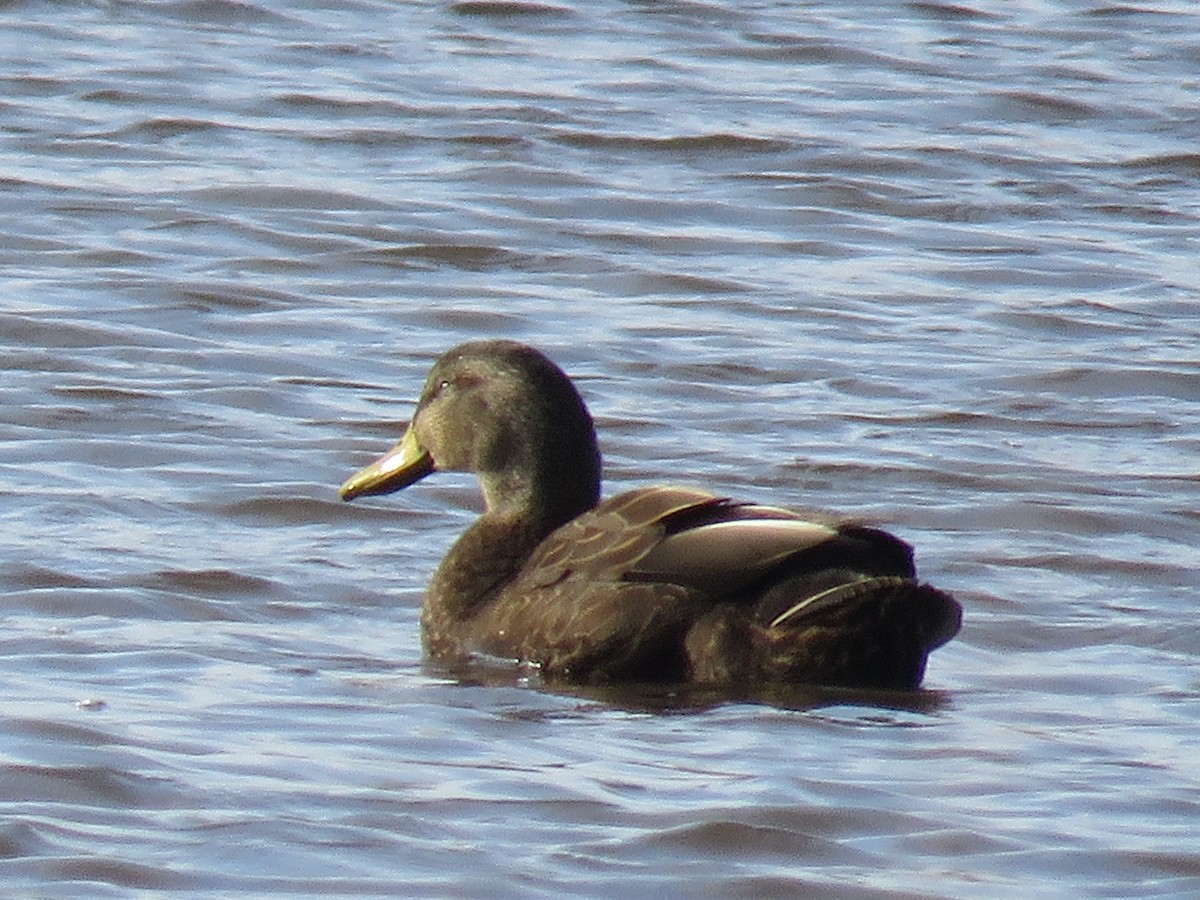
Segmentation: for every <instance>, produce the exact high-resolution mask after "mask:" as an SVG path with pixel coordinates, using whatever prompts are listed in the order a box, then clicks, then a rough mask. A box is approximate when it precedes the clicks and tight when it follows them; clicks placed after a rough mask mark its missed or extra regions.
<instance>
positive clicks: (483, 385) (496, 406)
mask: <svg viewBox="0 0 1200 900" xmlns="http://www.w3.org/2000/svg"><path fill="white" fill-rule="evenodd" d="M436 471H446V472H473V473H475V474H476V475H477V476H478V477H479V480H480V484H481V486H482V488H483V494H484V498H485V500H486V501H487V507H488V510H489V511H503V510H507V509H518V510H526V511H527V510H529V509H530V508H531V507H532V508H533V509H535V510H536V511H538V512H539V513H540V514H543V515H546V516H549V517H551V518H561V519H562V521H566V520H567V519H570V518H573V517H574V516H577V515H578V514H579V513H581V512H583V510H585V509H589V508H591V507H592V506H594V505H595V504H596V501H597V500H598V498H599V489H600V456H599V452H598V450H597V447H596V436H595V431H594V429H593V426H592V419H591V416H590V415H589V414H588V411H587V408H586V407H585V406H584V404H583V400H582V399H581V398H580V396H579V393H578V392H577V391H576V390H575V387H574V385H572V384H571V381H570V379H569V378H567V376H566V374H565V373H564V372H563V371H562V370H561V369H560V368H558V366H556V365H555V364H554V363H552V362H551V361H550V360H549V359H547V358H546V357H545V356H544V355H542V354H541V353H540V352H538V351H537V350H534V349H533V348H532V347H527V346H525V345H524V344H518V343H515V342H513V341H475V342H472V343H468V344H461V345H459V346H457V347H455V348H454V349H452V350H448V351H447V352H446V353H444V354H443V355H442V356H441V358H439V359H438V361H437V362H436V363H434V366H433V369H432V370H431V371H430V373H429V377H428V378H427V379H426V381H425V388H424V390H423V391H422V392H421V399H420V401H419V402H418V403H417V408H416V411H415V412H414V413H413V418H412V421H411V422H410V423H409V426H408V430H407V431H406V432H405V434H404V437H403V438H402V439H401V441H400V443H398V444H397V445H396V446H395V447H393V448H392V449H391V450H389V451H388V452H387V453H385V454H384V455H383V456H381V457H380V458H379V459H377V460H375V462H373V463H371V464H370V465H368V466H366V467H364V468H362V469H360V470H359V471H358V472H356V473H355V474H354V475H352V476H351V477H350V478H349V479H348V480H347V481H346V483H345V484H343V485H342V487H341V496H342V499H343V500H353V499H354V498H356V497H362V496H367V495H371V494H389V493H391V492H392V491H398V490H400V489H401V488H405V487H408V486H409V485H410V484H413V483H414V482H416V481H419V480H420V479H422V478H424V477H425V476H426V475H428V474H430V473H431V472H436Z"/></svg>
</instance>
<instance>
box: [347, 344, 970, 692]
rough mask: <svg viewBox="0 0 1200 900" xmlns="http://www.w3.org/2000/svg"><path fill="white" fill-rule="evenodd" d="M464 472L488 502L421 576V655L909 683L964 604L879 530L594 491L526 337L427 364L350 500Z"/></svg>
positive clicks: (583, 420)
mask: <svg viewBox="0 0 1200 900" xmlns="http://www.w3.org/2000/svg"><path fill="white" fill-rule="evenodd" d="M439 470H444V471H456V472H474V473H475V474H476V476H478V478H479V482H480V485H481V487H482V490H483V496H484V500H485V501H486V510H485V512H484V513H483V515H481V516H480V517H479V519H478V520H477V521H476V522H475V523H474V524H473V525H471V527H470V528H468V529H467V530H466V532H465V533H464V534H463V535H462V536H461V537H460V538H459V539H458V540H457V541H456V542H455V544H454V545H453V546H452V547H451V548H450V551H449V552H448V553H447V554H446V557H445V559H443V560H442V562H441V565H439V566H438V569H437V572H436V573H435V574H434V576H433V580H432V582H431V583H430V585H429V589H428V592H427V593H426V596H425V601H424V606H423V609H422V616H421V624H422V628H423V631H424V638H425V644H426V648H427V650H428V652H429V653H430V655H431V656H433V657H435V658H439V659H444V660H451V661H454V660H460V659H466V658H469V657H470V656H472V655H475V654H487V655H490V656H493V657H501V658H510V659H514V660H520V661H523V662H525V663H529V664H532V665H534V666H536V667H538V668H539V669H540V671H541V673H542V676H543V677H544V678H547V679H550V680H562V681H569V682H576V683H591V684H597V683H609V682H618V681H631V682H632V681H640V682H650V681H654V682H660V681H676V682H692V683H698V684H712V685H729V686H738V685H741V686H754V685H757V684H762V683H779V682H794V683H803V684H829V685H839V686H847V687H878V688H902V689H908V688H915V687H917V686H918V685H919V684H920V682H921V679H922V677H923V675H924V672H925V661H926V658H927V656H928V654H929V652H930V651H931V650H933V649H934V648H936V647H939V646H941V645H942V644H944V643H945V642H946V641H948V640H950V638H952V637H953V636H954V635H955V634H956V633H957V631H958V628H959V624H960V621H961V609H960V607H959V605H958V603H957V602H955V600H954V599H953V598H952V597H951V596H950V595H949V594H946V593H944V592H943V591H939V590H937V589H935V588H933V587H930V586H929V585H926V584H922V583H920V582H919V581H917V579H916V572H915V570H914V568H913V562H912V549H911V548H910V547H909V546H908V544H906V543H904V542H903V541H901V540H900V539H899V538H896V537H894V536H892V535H890V534H888V533H887V532H885V531H881V530H878V529H876V528H871V527H867V526H865V525H860V524H855V523H850V522H841V521H837V520H835V519H826V518H820V517H816V518H814V517H812V516H801V515H799V514H797V513H794V512H790V511H788V510H785V509H777V508H775V507H770V506H759V505H756V504H750V503H738V502H734V501H732V500H729V499H726V498H724V497H720V496H717V495H715V494H710V493H708V492H706V491H700V490H694V489H690V488H682V487H648V488H642V489H640V490H634V491H629V492H627V493H624V494H620V495H618V496H616V497H613V498H611V499H609V500H606V501H604V502H603V503H601V502H599V501H600V453H599V450H598V448H597V444H596V435H595V430H594V428H593V426H592V419H591V416H590V415H589V414H588V411H587V408H586V407H585V406H584V403H583V400H582V399H581V398H580V396H579V394H578V392H577V391H576V390H575V387H574V385H572V383H571V381H570V379H569V378H568V377H567V376H566V375H565V374H564V373H563V371H562V370H561V369H559V368H558V366H556V365H555V364H554V363H552V362H551V361H550V360H549V359H547V358H546V357H545V356H544V355H542V354H541V353H540V352H538V351H537V350H535V349H533V348H532V347H527V346H525V345H523V344H518V343H514V342H512V341H478V342H474V343H468V344H463V345H461V346H458V347H455V348H454V349H452V350H450V351H448V352H447V353H445V354H444V355H443V356H442V357H441V358H440V359H438V361H437V362H436V363H435V364H434V366H433V370H432V371H431V372H430V374H429V377H428V379H427V380H426V382H425V388H424V390H423V391H422V393H421V398H420V402H419V403H418V404H417V409H416V412H415V413H414V414H413V418H412V422H411V423H410V425H409V427H408V430H407V432H406V433H405V435H404V437H403V439H402V440H401V441H400V443H399V444H397V445H396V447H395V448H393V449H392V450H390V451H389V452H387V453H386V454H384V455H383V456H382V457H380V458H379V459H378V460H376V461H375V462H373V463H371V464H370V465H368V466H366V467H365V468H363V469H362V470H360V471H359V472H357V473H355V474H354V475H353V476H351V477H350V479H349V480H347V481H346V483H345V484H343V485H342V488H341V496H342V498H343V499H345V500H353V499H354V498H356V497H361V496H365V495H369V494H386V493H390V492H392V491H396V490H400V489H401V488H404V487H407V486H409V485H411V484H413V483H414V482H415V481H418V480H419V479H421V478H424V477H425V476H426V475H429V474H430V473H432V472H435V471H439Z"/></svg>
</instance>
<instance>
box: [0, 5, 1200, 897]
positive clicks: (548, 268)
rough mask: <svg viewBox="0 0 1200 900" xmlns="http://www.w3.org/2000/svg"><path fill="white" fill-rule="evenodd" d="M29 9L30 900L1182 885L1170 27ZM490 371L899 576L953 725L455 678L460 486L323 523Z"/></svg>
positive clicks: (1184, 500) (1197, 430) (473, 11)
mask: <svg viewBox="0 0 1200 900" xmlns="http://www.w3.org/2000/svg"><path fill="white" fill-rule="evenodd" d="M3 13H4V20H5V29H4V32H3V35H4V36H3V38H0V60H2V61H3V66H2V68H0V72H2V73H3V76H2V80H3V90H2V92H0V213H2V215H0V266H2V267H3V268H2V272H3V292H2V293H0V347H2V349H3V354H2V355H0V359H2V360H3V362H2V368H3V375H2V377H0V398H2V400H3V407H2V408H3V413H2V415H0V479H2V480H0V495H2V497H3V503H2V505H0V522H2V523H3V528H2V529H0V589H2V590H3V597H4V606H3V612H2V618H0V621H2V623H3V626H4V627H3V630H2V631H0V684H2V685H3V691H4V697H5V704H4V711H3V715H2V716H0V798H2V802H0V885H2V886H3V888H4V892H5V894H6V895H7V896H16V897H39V898H40V897H47V896H80V897H95V896H122V897H123V896H154V895H158V894H161V893H165V892H168V891H181V892H185V893H188V894H195V895H206V896H234V895H236V896H246V895H255V896H258V895H262V896H273V895H274V896H288V895H293V896H304V897H310V896H314V895H330V896H364V895H366V896H371V895H375V896H446V897H464V896H468V897H469V896H479V897H489V898H491V897H497V896H514V897H516V896H520V897H528V896H546V897H560V896H564V895H568V896H599V897H608V896H622V897H624V896H630V895H633V896H650V895H654V896H689V897H729V896H754V897H760V896H761V897H769V896H786V897H791V896H797V895H804V896H813V897H821V896H829V897H839V898H840V897H881V896H897V895H899V896H922V897H947V898H951V897H953V898H960V897H1005V896H1015V895H1024V894H1028V893H1030V892H1036V893H1037V895H1038V896H1048V897H1054V896H1062V897H1102V896H1112V897H1129V896H1181V897H1183V896H1192V895H1195V894H1196V893H1197V892H1200V855H1198V854H1197V851H1196V848H1195V833H1196V827H1197V824H1198V822H1200V778H1198V776H1197V774H1196V772H1197V766H1196V761H1197V759H1200V746H1198V744H1200V739H1198V736H1200V728H1198V725H1200V714H1198V709H1200V705H1198V702H1197V701H1198V700H1200V659H1198V653H1200V638H1198V637H1197V629H1196V622H1195V612H1194V608H1195V598H1196V596H1197V588H1198V587H1200V575H1198V573H1197V568H1198V564H1200V550H1198V547H1200V514H1198V513H1197V509H1198V508H1200V462H1198V461H1200V356H1198V354H1197V349H1196V348H1197V347H1200V302H1198V301H1200V276H1198V275H1197V271H1198V267H1197V266H1196V265H1195V260H1196V259H1197V255H1198V251H1200V245H1198V239H1197V235H1198V234H1200V228H1198V225H1200V222H1198V219H1200V180H1198V178H1197V176H1198V175H1200V155H1198V154H1197V151H1196V141H1195V136H1196V133H1197V124H1198V116H1197V109H1200V93H1198V90H1200V89H1198V85H1200V12H1197V11H1195V10H1194V9H1193V6H1192V4H1189V3H1170V2H1167V3H1157V4H1153V5H1151V4H1139V3H1132V4H1124V5H1103V4H1099V3H1093V2H1066V0H1064V2H1055V3H1008V4H982V3H979V4H974V5H962V4H958V5H952V4H945V3H933V2H907V3H905V2H884V0H878V2H869V3H848V2H838V0H829V2H812V3H772V4H765V3H762V4H759V3H725V2H709V3H701V2H677V3H676V2H662V3H651V2H641V3H636V2H609V0H601V2H598V3H588V4H582V3H579V4H575V3H566V2H559V3H509V2H494V3H489V2H460V3H432V2H411V3H407V2H406V3H374V2H359V3H349V4H346V3H340V4H322V3H303V4H270V3H263V2H215V0H195V2H182V0H180V2H176V0H167V2H155V3H149V2H115V3H101V2H97V3H59V4H48V3H39V2H17V3H11V4H8V5H7V6H5V7H4V10H3ZM484 336H503V337H510V338H515V339H518V340H523V341H527V342H530V343H534V344H536V345H538V346H540V347H541V348H542V349H544V350H545V351H547V352H548V353H549V354H550V355H551V356H552V357H553V358H555V359H556V360H557V361H558V362H559V363H560V364H562V365H563V366H564V367H565V368H566V369H567V370H568V371H569V372H570V373H571V374H572V375H573V376H574V377H576V379H577V381H578V383H579V385H580V388H581V390H582V392H583V394H584V396H585V398H586V399H587V401H588V403H589V404H590V406H591V408H592V411H593V413H594V414H595V416H596V420H597V424H598V426H599V429H600V436H601V442H602V448H603V450H604V453H605V457H606V480H607V484H608V490H610V491H615V490H619V489H624V488H628V487H631V486H634V485H638V484H646V483H654V482H662V481H672V482H680V483H685V484H699V485H705V486H708V487H711V488H714V489H718V490H722V491H728V492H729V493H730V494H731V495H733V496H738V497H745V498H748V499H752V500H756V501H762V502H768V503H773V504H778V505H790V506H818V507H827V508H832V509H836V510H840V511H842V512H845V513H847V514H850V515H855V516H860V517H864V518H868V519H870V520H873V521H877V522H880V523H882V524H884V525H885V526H886V527H888V528H890V529H892V530H894V531H896V532H897V533H898V534H900V535H902V536H903V537H905V538H906V539H907V540H910V541H911V542H912V543H913V544H914V545H915V546H916V547H917V560H918V565H919V567H920V570H921V572H922V575H923V577H925V578H927V579H928V580H929V581H931V582H933V583H935V584H937V585H938V586H940V587H944V588H946V589H948V590H952V591H954V592H955V594H956V595H957V596H958V597H959V599H960V600H961V601H962V603H963V605H964V607H965V615H966V618H965V624H964V628H963V631H962V633H961V634H960V636H959V637H958V638H957V639H956V640H955V641H954V642H953V643H951V644H949V645H948V646H946V647H945V648H943V649H942V650H939V651H937V652H936V653H935V654H934V655H933V657H932V658H931V662H930V667H929V673H928V676H927V679H926V690H925V691H923V692H921V693H919V694H916V695H912V696H873V697H863V696H860V695H846V694H837V693H829V692H804V693H797V694H792V695H789V696H786V697H780V698H778V701H777V702H746V701H744V700H739V699H738V698H734V697H711V696H708V697H692V698H678V697H676V698H670V697H666V698H664V697H654V696H635V697H631V696H623V695H614V694H611V693H608V694H605V693H588V692H567V691H559V690H551V689H546V688H542V687H539V686H537V685H536V684H525V683H521V682H520V681H519V680H517V681H514V680H512V679H509V680H508V681H507V682H505V681H504V680H503V679H492V678H488V677H483V676H480V677H471V676H469V675H468V676H462V675H460V674H456V673H448V672H445V671H440V670H438V669H436V668H431V667H429V666H427V665H425V664H424V663H423V660H422V654H421V647H420V637H419V632H418V626H417V618H418V615H419V605H420V600H421V591H422V588H423V586H424V584H425V582H426V580H427V579H428V577H429V574H430V573H431V572H432V570H433V568H434V566H435V565H436V563H437V561H438V560H439V559H440V558H441V556H442V554H443V553H444V552H445V549H446V547H447V546H448V544H449V543H450V541H451V540H452V539H453V537H454V536H455V535H456V534H457V533H459V532H460V531H461V530H462V529H463V527H465V525H466V523H468V522H469V521H470V520H471V518H472V517H473V516H474V514H475V513H476V511H477V510H478V508H479V505H478V499H477V497H476V495H475V491H474V487H473V485H472V483H471V481H470V480H469V479H467V478H464V477H459V476H439V477H438V478H437V479H436V480H434V479H429V480H427V481H425V482H423V483H422V484H420V485H418V486H415V487H413V488H411V489H409V490H408V491H405V492H404V493H402V494H399V495H395V496H392V497H387V498H380V499H379V500H373V501H368V502H361V503H356V504H354V505H352V506H347V505H345V504H341V503H340V502H339V501H338V500H337V497H336V487H337V485H338V484H340V483H341V481H342V480H343V479H344V478H345V476H346V475H348V474H349V473H350V472H351V471H353V470H354V469H355V468H356V467H357V466H359V465H361V464H362V463H363V462H365V461H366V460H368V459H370V458H371V457H372V456H373V455H375V454H377V453H378V452H379V451H381V450H382V449H384V448H385V447H387V446H389V445H390V442H391V441H392V440H394V439H395V438H396V437H397V436H398V434H399V430H400V427H401V425H402V423H403V422H404V421H405V420H406V419H407V417H408V416H409V414H410V413H411V411H412V401H413V400H414V399H415V397H416V394H417V392H418V390H419V388H420V384H421V382H422V379H423V378H424V374H425V371H426V370H427V368H428V366H429V364H430V362H431V360H432V359H433V358H434V357H435V356H436V355H437V354H438V353H439V352H440V351H442V350H443V349H445V348H447V347H449V346H451V345H453V344H455V343H457V342H459V341H462V340H465V339H469V338H476V337H484Z"/></svg>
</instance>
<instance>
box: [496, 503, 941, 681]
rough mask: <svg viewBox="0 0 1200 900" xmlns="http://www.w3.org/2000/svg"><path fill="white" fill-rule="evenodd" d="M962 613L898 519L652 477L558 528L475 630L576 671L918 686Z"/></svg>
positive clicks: (615, 677)
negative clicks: (839, 519) (923, 579)
mask: <svg viewBox="0 0 1200 900" xmlns="http://www.w3.org/2000/svg"><path fill="white" fill-rule="evenodd" d="M958 617H959V611H958V605H957V604H956V603H955V602H954V601H953V599H951V598H950V597H949V596H948V595H946V594H943V593H941V592H939V591H935V590H934V589H932V588H929V587H927V586H924V585H919V584H918V583H917V582H916V581H915V575H914V571H913V567H912V558H911V551H910V549H909V547H908V545H907V544H904V543H903V542H902V541H900V540H899V539H897V538H895V537H893V536H891V535H889V534H887V533H886V532H882V531H878V530H876V529H871V528H865V527H862V526H857V525H846V524H839V523H836V522H834V521H831V520H828V519H826V520H821V518H820V517H818V516H802V515H799V514H797V513H793V512H790V511H787V510H782V509H777V508H774V507H764V506H757V505H752V504H736V503H731V502H729V501H728V500H726V499H723V498H720V497H717V496H715V495H713V494H710V493H707V492H704V491H699V490H692V489H687V488H676V487H652V488H644V489H640V490H636V491H630V492H628V493H624V494H620V495H618V496H616V497H613V498H611V499H609V500H607V501H605V502H603V503H601V504H600V505H599V506H597V507H596V508H595V509H593V510H591V511H589V512H586V513H584V514H583V515H581V516H579V517H577V518H576V519H574V520H572V521H571V522H568V523H567V524H566V525H564V526H562V527H561V528H559V529H557V530H556V531H554V532H553V533H552V534H550V535H549V536H548V537H547V538H546V539H545V540H544V541H543V542H542V543H541V544H540V545H539V546H538V547H537V548H536V549H535V550H534V552H533V553H532V555H531V556H530V558H529V559H528V561H527V562H526V563H525V565H524V566H523V567H522V568H521V570H520V572H519V573H518V574H517V575H516V577H515V578H514V579H513V581H512V582H511V583H509V584H508V585H507V586H506V587H505V588H504V590H503V591H502V592H500V593H499V595H498V596H497V597H496V599H495V601H494V602H493V603H492V604H490V608H489V609H488V610H487V611H486V612H484V613H483V614H481V616H480V617H479V619H478V620H477V622H476V623H475V628H474V629H473V630H474V632H475V636H474V643H475V644H476V647H477V649H482V650H485V651H486V652H488V653H492V654H497V655H503V656H509V657H515V658H520V659H523V660H526V661H529V662H535V663H537V664H539V665H540V666H541V668H542V670H543V672H544V673H545V675H546V676H548V677H551V678H562V679H567V680H572V681H582V682H603V681H628V680H644V681H689V680H690V681H701V682H715V683H736V682H757V681H759V680H763V679H769V680H773V681H779V680H784V681H795V682H805V683H814V682H823V683H843V684H855V685H859V684H862V685H873V686H887V687H913V686H915V685H916V684H917V683H919V681H920V677H921V674H922V673H923V671H924V664H925V657H926V655H927V654H928V652H929V651H930V650H932V649H933V648H934V647H936V646H939V645H940V644H941V643H944V642H945V641H946V640H949V638H950V637H951V636H953V634H954V633H955V632H956V631H957V628H958V621H959V618H958Z"/></svg>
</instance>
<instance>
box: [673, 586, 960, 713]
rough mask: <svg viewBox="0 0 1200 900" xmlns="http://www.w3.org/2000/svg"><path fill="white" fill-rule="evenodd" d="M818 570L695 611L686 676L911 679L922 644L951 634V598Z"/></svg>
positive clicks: (921, 661)
mask: <svg viewBox="0 0 1200 900" xmlns="http://www.w3.org/2000/svg"><path fill="white" fill-rule="evenodd" d="M824 574H825V575H826V578H825V579H823V580H809V581H808V583H807V584H805V585H803V589H802V590H797V588H800V587H801V585H799V584H797V583H796V582H791V583H790V584H781V585H777V586H776V587H775V588H774V589H772V590H771V592H770V593H769V594H768V595H767V596H765V597H763V598H762V600H760V602H759V603H757V604H756V605H755V606H754V608H753V609H752V610H747V609H746V608H745V607H743V606H737V605H727V606H721V607H718V608H716V609H714V610H712V611H711V612H710V613H709V614H708V615H706V616H704V618H702V619H701V620H700V621H699V622H697V623H696V625H695V626H694V627H693V628H692V629H691V631H690V632H689V634H688V636H687V641H686V646H687V653H688V657H689V661H690V664H691V666H692V677H693V678H694V679H695V680H696V681H701V682H720V683H731V682H734V683H736V682H742V683H747V684H754V683H761V682H765V681H771V682H781V681H786V682H794V683H801V684H826V685H838V686H844V687H862V688H895V689H903V690H908V689H912V688H916V687H918V686H919V685H920V684H921V680H922V678H923V677H924V675H925V663H926V660H927V659H928V657H929V653H930V652H931V651H932V650H934V649H936V648H937V647H940V646H941V645H942V644H944V643H946V642H947V641H948V640H950V639H951V638H952V637H954V635H955V634H957V633H958V629H959V626H960V624H961V622H962V608H961V607H960V606H959V604H958V602H957V601H956V600H955V599H954V598H953V597H951V596H950V595H949V594H947V593H945V592H944V591H940V590H938V589H937V588H934V587H931V586H929V585H927V584H921V583H919V582H917V581H916V580H914V579H912V578H909V577H905V576H901V575H853V574H850V573H846V572H840V573H833V572H826V573H824ZM785 590H786V591H787V593H788V595H789V596H787V597H786V599H782V598H781V593H782V592H783V591H785Z"/></svg>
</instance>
